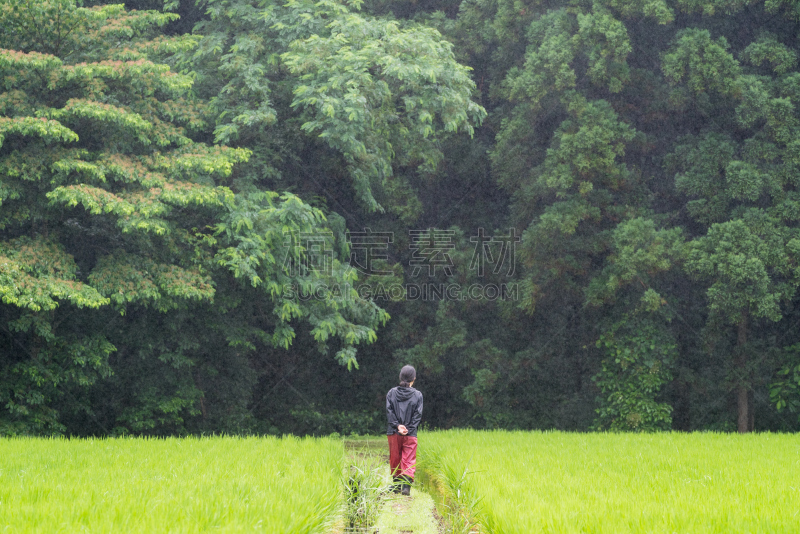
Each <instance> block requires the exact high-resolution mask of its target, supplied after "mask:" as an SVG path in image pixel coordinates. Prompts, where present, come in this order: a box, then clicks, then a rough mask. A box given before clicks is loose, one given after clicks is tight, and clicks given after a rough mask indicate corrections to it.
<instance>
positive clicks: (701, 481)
mask: <svg viewBox="0 0 800 534" xmlns="http://www.w3.org/2000/svg"><path fill="white" fill-rule="evenodd" d="M419 443H420V455H419V459H420V462H421V464H422V466H423V469H424V470H426V471H428V472H429V473H431V474H433V475H434V476H439V477H440V479H441V480H442V481H443V482H444V483H445V485H446V484H449V485H450V488H451V489H454V490H455V491H457V492H459V493H460V499H461V500H462V501H465V502H467V505H466V506H467V507H469V506H472V507H473V511H474V512H475V515H476V517H477V519H478V521H479V523H480V525H481V527H480V529H481V532H488V533H504V534H516V533H520V534H522V533H525V534H529V533H538V532H547V533H556V532H558V533H572V532H576V533H577V532H581V533H614V534H616V533H627V532H642V533H645V532H646V533H650V532H653V533H656V532H657V533H726V534H727V533H737V532H741V533H745V532H747V533H754V532H764V533H778V532H781V533H782V532H787V533H788V532H800V436H797V435H791V434H748V435H738V434H718V433H697V434H678V433H664V434H573V433H563V432H501V431H497V432H479V431H466V430H461V431H447V432H427V433H420V437H419Z"/></svg>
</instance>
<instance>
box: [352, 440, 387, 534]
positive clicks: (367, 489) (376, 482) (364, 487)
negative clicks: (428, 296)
mask: <svg viewBox="0 0 800 534" xmlns="http://www.w3.org/2000/svg"><path fill="white" fill-rule="evenodd" d="M383 470H384V465H383V462H380V461H379V459H378V458H375V457H373V456H355V457H354V459H353V460H352V462H351V465H350V466H349V467H348V469H347V470H345V472H344V475H343V477H342V482H343V484H344V489H345V518H346V520H347V523H348V525H349V527H350V528H351V529H364V530H366V529H368V528H369V527H372V526H373V525H374V524H375V523H376V522H377V520H378V516H379V515H380V511H381V498H382V496H383V495H384V494H385V492H386V485H385V482H384V478H383V475H382V471H383Z"/></svg>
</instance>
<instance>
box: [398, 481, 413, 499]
mask: <svg viewBox="0 0 800 534" xmlns="http://www.w3.org/2000/svg"><path fill="white" fill-rule="evenodd" d="M403 482H404V483H403V489H402V490H400V493H402V494H403V495H411V484H413V483H414V479H413V478H409V477H403Z"/></svg>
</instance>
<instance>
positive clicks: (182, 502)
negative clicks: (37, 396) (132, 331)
mask: <svg viewBox="0 0 800 534" xmlns="http://www.w3.org/2000/svg"><path fill="white" fill-rule="evenodd" d="M342 457H343V447H342V441H341V440H333V439H311V438H303V439H301V438H292V437H285V438H269V437H267V438H233V437H216V438H169V439H136V438H122V439H94V440H65V439H34V438H30V439H29V438H11V439H0V531H2V532H47V533H56V532H204V531H214V532H281V533H283V532H285V533H301V534H304V533H312V532H324V531H325V529H326V527H327V525H328V523H329V522H330V520H331V517H332V515H333V514H335V512H336V510H338V507H339V505H340V503H341V499H342V496H341V495H342V494H341V487H340V486H341V482H340V478H341V472H342Z"/></svg>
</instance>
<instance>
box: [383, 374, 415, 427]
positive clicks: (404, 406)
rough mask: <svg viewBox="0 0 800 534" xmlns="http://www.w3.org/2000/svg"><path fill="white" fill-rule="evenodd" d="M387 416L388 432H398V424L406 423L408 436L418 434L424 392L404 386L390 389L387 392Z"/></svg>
mask: <svg viewBox="0 0 800 534" xmlns="http://www.w3.org/2000/svg"><path fill="white" fill-rule="evenodd" d="M386 416H387V417H388V419H389V427H388V428H387V429H386V434H388V435H390V436H391V435H392V434H396V433H397V425H404V426H405V427H406V428H407V429H408V434H406V435H407V436H416V435H417V428H418V427H419V423H420V421H422V393H420V392H419V391H417V390H416V389H414V388H406V387H403V386H397V387H396V388H392V389H390V390H389V393H387V394H386Z"/></svg>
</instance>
